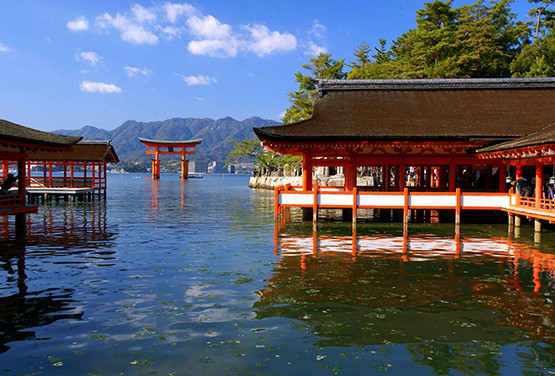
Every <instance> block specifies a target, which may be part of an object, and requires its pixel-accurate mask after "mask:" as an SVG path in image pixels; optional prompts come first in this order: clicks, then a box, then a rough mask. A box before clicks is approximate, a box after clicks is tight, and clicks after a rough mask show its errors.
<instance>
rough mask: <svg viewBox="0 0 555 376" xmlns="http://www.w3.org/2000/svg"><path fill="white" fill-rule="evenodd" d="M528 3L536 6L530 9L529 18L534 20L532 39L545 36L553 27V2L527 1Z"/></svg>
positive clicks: (554, 23) (551, 0) (554, 24)
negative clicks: (536, 5) (536, 6)
mask: <svg viewBox="0 0 555 376" xmlns="http://www.w3.org/2000/svg"><path fill="white" fill-rule="evenodd" d="M528 2H529V3H534V4H538V8H533V9H530V17H532V18H535V20H536V21H535V22H534V31H533V34H534V38H536V39H537V38H540V37H541V36H542V35H547V34H549V33H550V31H551V30H553V27H554V26H555V11H554V10H553V8H554V7H555V1H554V0H528Z"/></svg>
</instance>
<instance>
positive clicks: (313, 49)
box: [304, 41, 327, 56]
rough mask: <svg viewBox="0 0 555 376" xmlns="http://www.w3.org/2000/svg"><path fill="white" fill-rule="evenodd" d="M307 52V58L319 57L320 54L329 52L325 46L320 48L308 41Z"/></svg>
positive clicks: (305, 52) (306, 44)
mask: <svg viewBox="0 0 555 376" xmlns="http://www.w3.org/2000/svg"><path fill="white" fill-rule="evenodd" d="M304 47H305V51H304V54H305V55H307V56H318V55H319V54H320V53H324V52H326V51H327V49H326V47H325V46H319V45H317V44H316V43H314V42H313V41H308V42H306V43H305V44H304Z"/></svg>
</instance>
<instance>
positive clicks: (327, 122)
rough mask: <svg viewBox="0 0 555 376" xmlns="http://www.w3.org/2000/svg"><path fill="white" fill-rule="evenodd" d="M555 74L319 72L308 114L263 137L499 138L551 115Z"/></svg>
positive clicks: (259, 131) (554, 116)
mask: <svg viewBox="0 0 555 376" xmlns="http://www.w3.org/2000/svg"><path fill="white" fill-rule="evenodd" d="M553 108H555V78H514V79H441V80H322V81H320V82H319V88H318V93H317V97H316V98H314V106H313V115H312V117H311V118H310V119H307V120H303V121H300V122H297V123H292V124H287V125H278V126H271V127H261V128H254V132H255V133H256V135H257V136H258V138H259V139H261V140H263V141H275V142H287V143H310V142H320V141H323V142H334V141H337V142H338V141H388V140H395V141H412V140H415V141H422V140H430V141H434V140H435V141H440V140H441V141H476V140H484V141H503V140H511V139H514V138H516V137H521V136H524V135H526V134H529V133H531V132H534V131H536V130H538V129H540V128H542V127H545V126H546V125H547V124H551V123H553V122H555V111H553Z"/></svg>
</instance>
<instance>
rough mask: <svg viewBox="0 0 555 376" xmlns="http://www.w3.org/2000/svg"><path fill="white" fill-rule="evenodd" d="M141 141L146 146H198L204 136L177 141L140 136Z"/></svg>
mask: <svg viewBox="0 0 555 376" xmlns="http://www.w3.org/2000/svg"><path fill="white" fill-rule="evenodd" d="M139 141H141V142H142V143H143V144H145V145H146V146H151V147H156V146H177V147H178V146H191V147H192V146H196V145H198V144H200V143H201V142H202V138H199V139H195V140H184V141H175V140H149V139H146V138H141V137H139Z"/></svg>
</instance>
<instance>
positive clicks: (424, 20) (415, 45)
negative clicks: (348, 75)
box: [391, 0, 459, 78]
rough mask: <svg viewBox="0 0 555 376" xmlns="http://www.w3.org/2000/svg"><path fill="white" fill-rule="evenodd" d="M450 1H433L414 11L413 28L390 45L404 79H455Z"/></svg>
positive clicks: (454, 12)
mask: <svg viewBox="0 0 555 376" xmlns="http://www.w3.org/2000/svg"><path fill="white" fill-rule="evenodd" d="M452 2H453V1H452V0H450V1H439V0H435V1H433V2H431V3H426V4H425V7H424V9H421V10H419V11H417V13H416V15H417V18H416V29H411V30H409V31H408V32H406V33H405V34H403V35H401V36H400V37H399V38H397V40H395V41H394V42H393V46H392V47H391V53H392V57H393V59H394V60H395V61H396V63H397V64H398V66H399V68H401V71H400V72H399V76H400V77H404V78H444V77H457V76H458V73H459V71H458V68H457V67H456V63H455V58H454V57H455V56H456V50H455V27H456V17H457V11H456V10H455V9H453V8H452V6H451V4H452Z"/></svg>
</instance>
